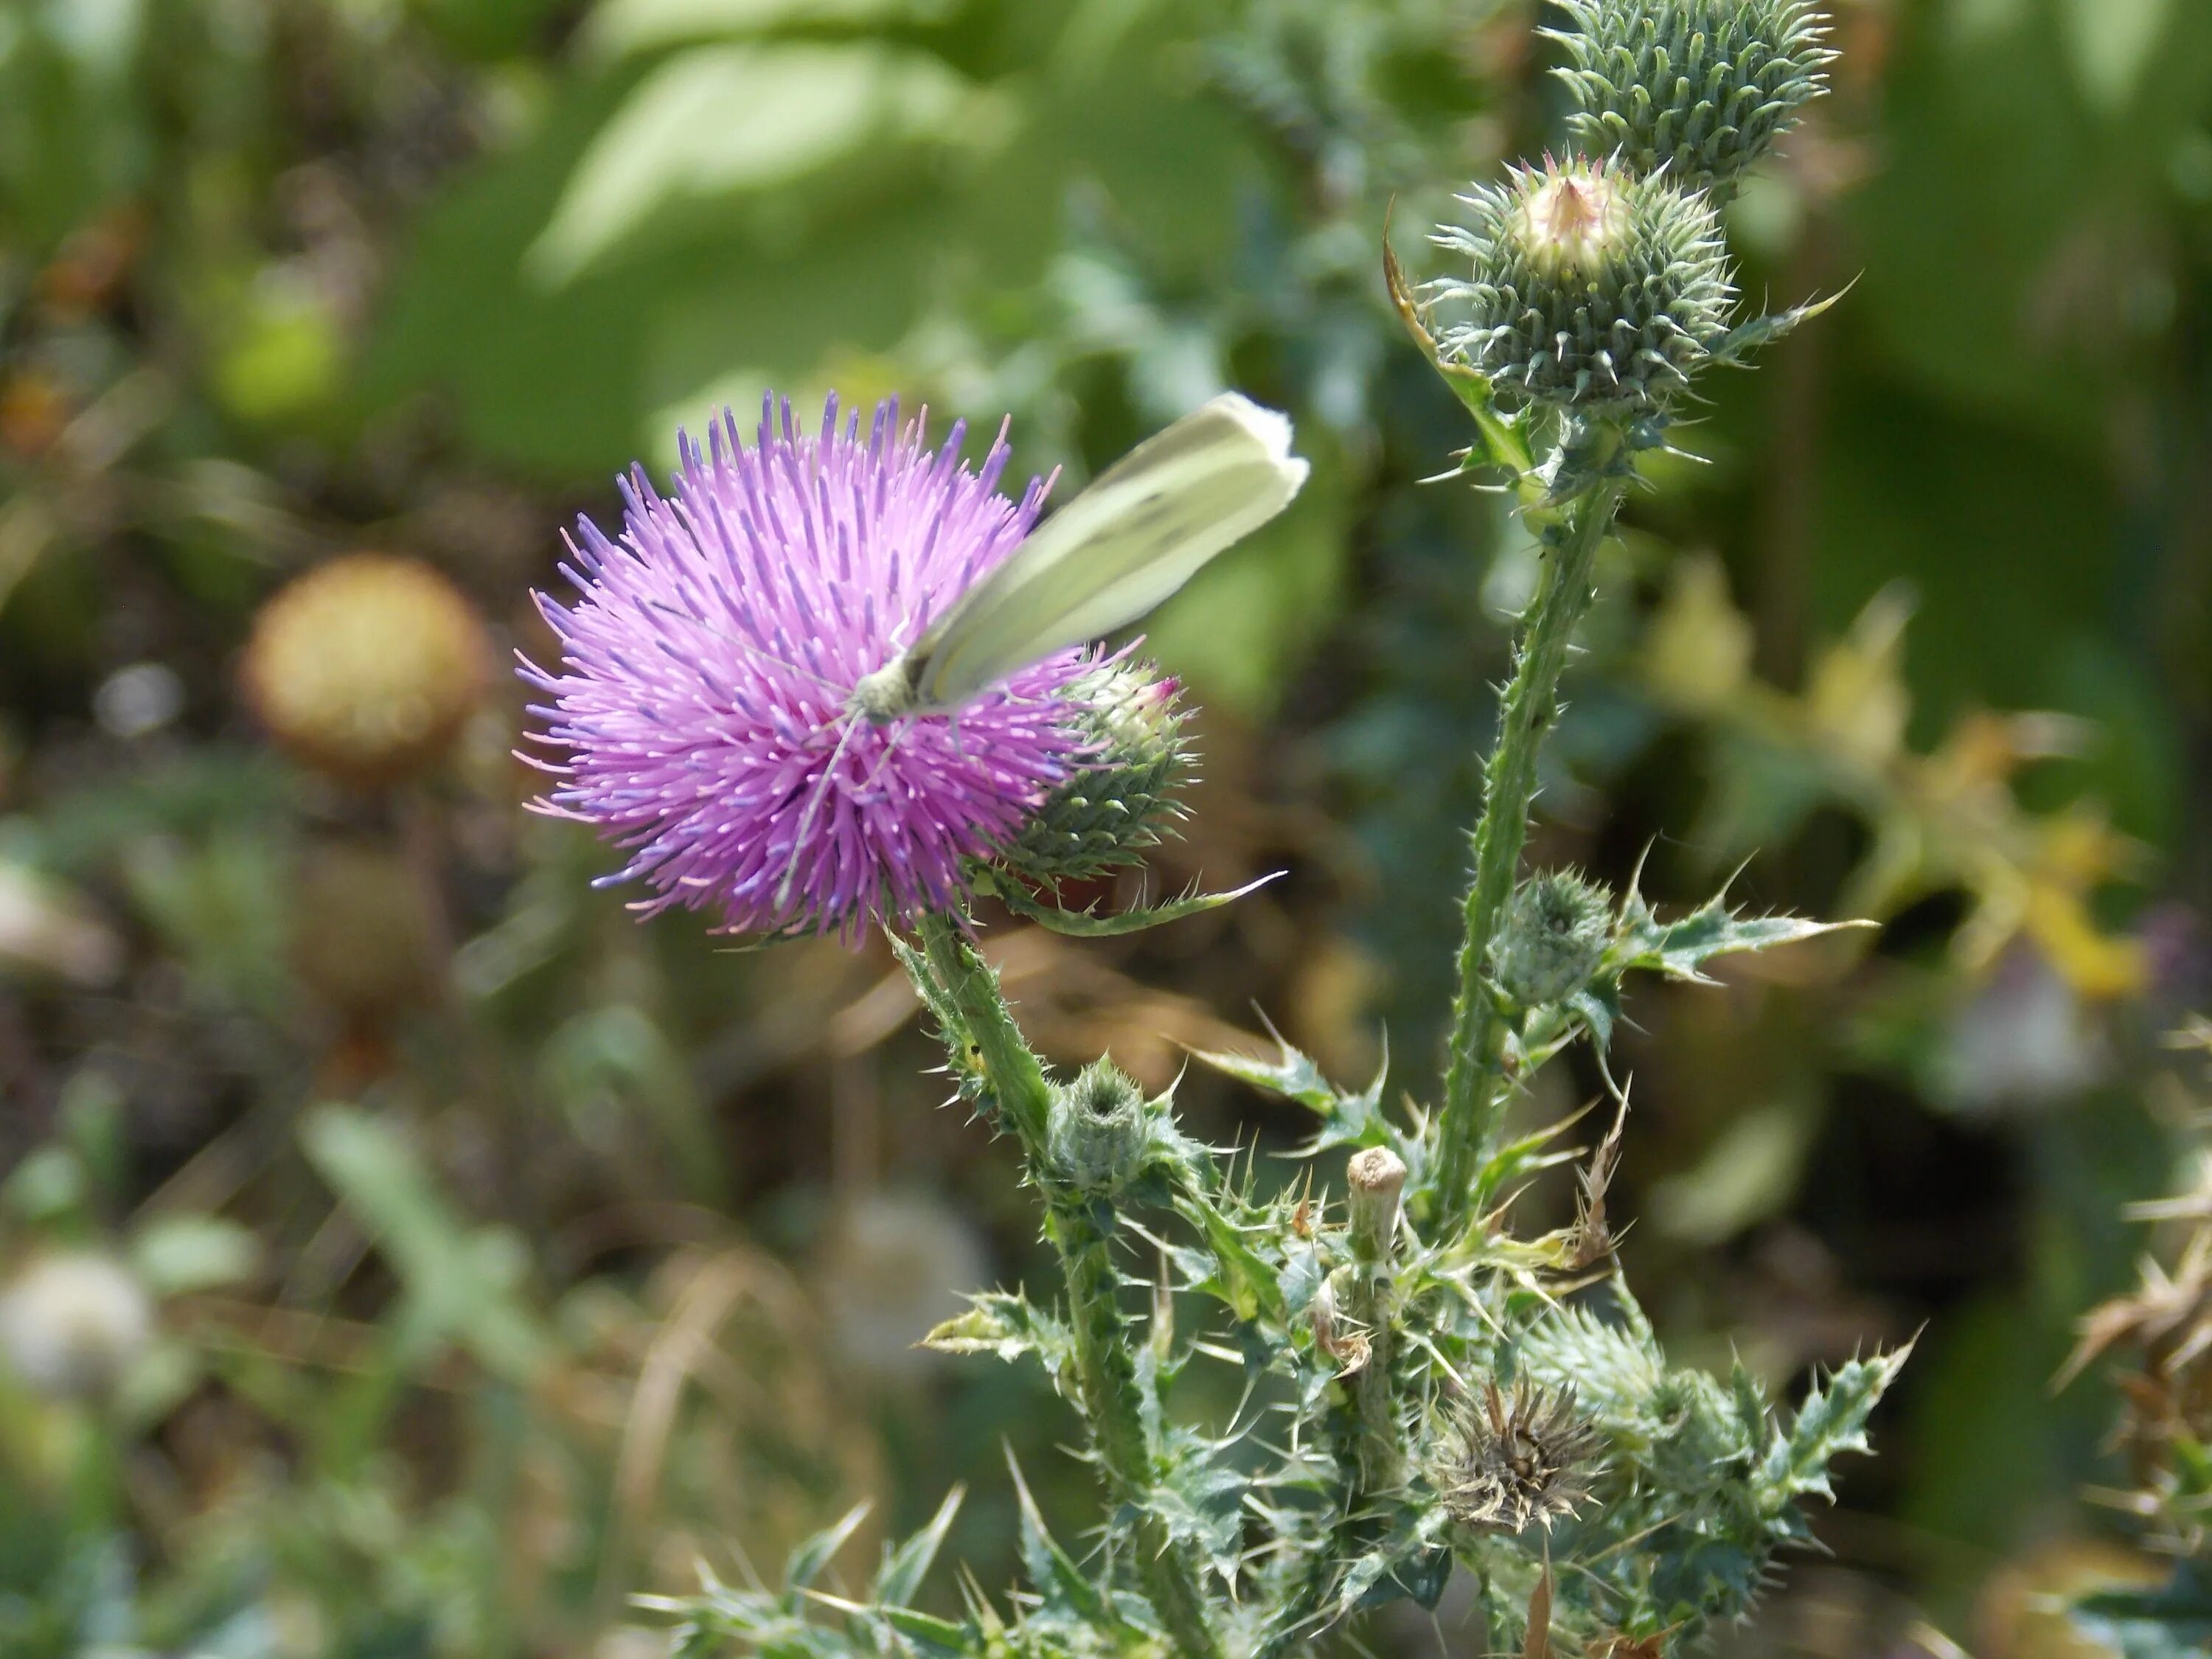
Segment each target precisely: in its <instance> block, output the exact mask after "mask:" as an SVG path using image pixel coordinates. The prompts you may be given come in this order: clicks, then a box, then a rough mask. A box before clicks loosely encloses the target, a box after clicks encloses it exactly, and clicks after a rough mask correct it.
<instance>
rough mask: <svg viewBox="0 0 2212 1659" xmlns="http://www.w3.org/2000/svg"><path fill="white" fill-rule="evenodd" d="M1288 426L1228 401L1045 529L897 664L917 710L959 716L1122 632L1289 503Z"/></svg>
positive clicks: (1293, 464)
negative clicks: (1038, 668)
mask: <svg viewBox="0 0 2212 1659" xmlns="http://www.w3.org/2000/svg"><path fill="white" fill-rule="evenodd" d="M1290 452H1291V423H1290V422H1289V420H1288V419H1286V418H1285V416H1281V415H1279V414H1278V413H1276V412H1275V411H1274V410H1271V409H1262V408H1261V407H1260V405H1259V404H1255V403H1253V402H1252V401H1251V400H1250V399H1249V398H1242V397H1239V396H1237V394H1236V393H1235V392H1229V393H1225V395H1223V396H1221V397H1218V398H1214V399H1213V400H1212V402H1211V403H1208V404H1206V405H1204V406H1203V407H1202V408H1200V409H1198V410H1194V411H1193V412H1192V413H1190V414H1188V415H1186V416H1183V418H1182V419H1181V420H1179V421H1177V422H1175V423H1174V424H1173V425H1172V426H1170V427H1168V428H1166V429H1165V430H1164V431H1162V432H1160V433H1158V434H1157V435H1154V436H1152V437H1151V438H1148V439H1146V441H1144V442H1143V443H1141V444H1139V445H1138V446H1137V447H1136V448H1134V449H1133V450H1131V451H1130V452H1129V453H1128V454H1127V455H1125V456H1123V457H1122V458H1121V459H1120V460H1119V461H1116V462H1115V464H1114V465H1112V466H1110V467H1109V468H1107V470H1106V471H1103V472H1102V473H1100V474H1099V475H1098V477H1097V478H1095V479H1093V480H1092V481H1091V487H1090V488H1089V489H1085V490H1084V491H1083V493H1082V494H1081V495H1078V496H1077V497H1076V498H1075V499H1074V500H1073V501H1071V502H1069V503H1068V504H1067V506H1066V507H1062V508H1061V509H1060V511H1059V512H1057V513H1054V514H1053V515H1052V517H1050V518H1049V519H1048V520H1045V522H1044V523H1043V524H1042V526H1039V527H1038V528H1037V529H1036V531H1035V532H1033V533H1032V534H1031V535H1030V537H1029V538H1027V539H1026V540H1024V542H1023V543H1022V544H1021V545H1020V546H1019V547H1018V548H1017V549H1015V550H1014V551H1013V553H1012V554H1011V555H1010V556H1008V557H1007V558H1006V561H1005V562H1003V563H1001V564H1000V566H999V567H998V568H996V569H994V570H993V571H992V572H991V574H989V575H987V576H986V577H984V578H983V580H981V581H980V582H978V583H976V584H975V586H974V587H972V588H970V589H969V591H968V592H965V593H963V595H961V597H960V598H959V599H958V600H957V601H956V602H955V603H954V604H953V605H952V607H951V609H950V610H949V611H946V612H945V615H944V616H943V617H941V618H940V619H939V621H938V623H936V624H935V625H934V626H933V627H932V628H931V629H929V630H928V631H927V633H925V634H924V635H922V637H921V639H920V640H918V641H915V644H914V645H913V647H910V648H909V649H908V652H907V653H906V660H907V663H908V666H909V670H910V673H911V679H910V682H909V683H910V684H911V685H912V686H913V688H914V705H915V708H916V709H917V710H918V711H921V712H941V711H945V710H950V709H954V708H960V707H961V706H962V705H963V704H965V703H966V702H969V701H970V700H971V699H972V698H974V697H975V696H976V695H977V694H978V693H980V692H981V691H982V690H985V689H986V688H987V687H989V686H991V685H994V684H996V683H997V682H999V681H1000V680H1002V679H1004V678H1006V676H1007V675H1009V674H1012V673H1013V672H1015V671H1017V670H1018V669H1021V668H1024V667H1026V666H1028V665H1030V663H1033V662H1035V661H1036V660H1037V659H1039V658H1042V657H1048V656H1050V655H1051V654H1052V653H1054V652H1055V651H1064V650H1066V648H1067V647H1070V646H1073V645H1080V644H1082V643H1084V642H1085V641H1087V640H1095V639H1097V637H1098V636H1099V635H1102V634H1110V633H1112V632H1113V631H1114V630H1115V629H1117V628H1123V627H1126V626H1127V625H1128V624H1129V623H1133V622H1134V621H1136V620H1137V618H1138V617H1141V616H1143V615H1144V614H1145V613H1146V611H1150V610H1152V607H1153V606H1155V605H1158V604H1159V603H1160V602H1161V601H1162V600H1163V599H1166V598H1167V597H1168V596H1169V595H1170V594H1171V593H1173V592H1175V591H1176V589H1177V588H1179V587H1181V586H1182V585H1183V584H1184V583H1185V582H1187V581H1188V580H1190V579H1191V578H1192V577H1193V576H1194V575H1195V574H1198V572H1199V570H1200V568H1201V567H1202V566H1204V565H1205V564H1206V562H1207V561H1208V560H1209V559H1212V557H1213V556H1215V555H1216V554H1218V553H1220V552H1222V551H1223V550H1225V549H1227V548H1228V547H1230V546H1231V545H1233V544H1235V543H1237V542H1238V541H1240V540H1242V539H1243V538H1244V537H1246V536H1248V535H1249V534H1250V533H1251V532H1253V531H1255V530H1257V529H1258V528H1259V527H1260V526H1261V525H1263V524H1265V523H1267V520H1270V519H1272V518H1273V517H1274V516H1275V515H1276V514H1277V513H1279V512H1281V511H1282V510H1283V509H1284V508H1285V507H1288V506H1289V505H1290V503H1291V498H1292V497H1293V496H1295V495H1297V493H1298V489H1299V487H1300V486H1301V485H1302V484H1304V483H1305V480H1306V464H1305V462H1304V461H1303V460H1301V459H1298V458H1297V456H1295V455H1293V454H1291V453H1290Z"/></svg>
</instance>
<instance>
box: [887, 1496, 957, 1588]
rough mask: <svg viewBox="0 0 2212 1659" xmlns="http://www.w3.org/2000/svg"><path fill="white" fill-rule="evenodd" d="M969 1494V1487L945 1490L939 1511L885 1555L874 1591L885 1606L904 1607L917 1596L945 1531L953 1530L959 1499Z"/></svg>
mask: <svg viewBox="0 0 2212 1659" xmlns="http://www.w3.org/2000/svg"><path fill="white" fill-rule="evenodd" d="M966 1495H967V1488H966V1487H964V1486H955V1487H953V1489H952V1490H951V1492H947V1493H945V1501H944V1502H943V1503H942V1504H939V1505H938V1506H937V1513H936V1515H935V1516H933V1517H932V1518H931V1520H930V1522H929V1524H928V1525H927V1526H926V1527H924V1528H922V1529H921V1531H920V1532H917V1533H916V1534H915V1535H914V1536H913V1537H911V1538H909V1539H908V1540H907V1541H906V1542H904V1543H903V1544H901V1545H900V1546H899V1547H897V1548H896V1549H895V1550H893V1551H892V1552H890V1554H889V1556H887V1557H886V1558H885V1559H884V1565H883V1570H882V1571H879V1572H878V1573H877V1574H876V1582H875V1586H874V1589H873V1592H872V1594H873V1595H874V1597H875V1600H876V1601H878V1603H880V1604H881V1605H882V1606H883V1607H886V1608H890V1607H904V1606H905V1605H906V1604H907V1603H908V1602H909V1601H913V1600H914V1598H915V1594H916V1592H918V1591H919V1590H920V1589H921V1581H922V1580H923V1579H924V1578H925V1577H927V1576H928V1574H929V1569H930V1566H931V1565H932V1564H933V1563H934V1562H935V1561H936V1559H937V1552H938V1551H939V1549H940V1548H941V1547H943V1546H944V1543H945V1534H946V1533H948V1532H950V1531H951V1530H952V1522H953V1517H954V1516H957V1515H958V1514H959V1513H960V1500H961V1499H962V1498H963V1497H965V1496H966Z"/></svg>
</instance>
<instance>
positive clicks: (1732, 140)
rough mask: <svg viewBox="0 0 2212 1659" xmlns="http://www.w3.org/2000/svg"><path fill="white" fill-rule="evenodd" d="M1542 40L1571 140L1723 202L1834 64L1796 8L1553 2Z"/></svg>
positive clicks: (1821, 36)
mask: <svg viewBox="0 0 2212 1659" xmlns="http://www.w3.org/2000/svg"><path fill="white" fill-rule="evenodd" d="M1559 9H1561V10H1562V11H1564V12H1565V13H1566V14H1567V16H1568V19H1569V27H1566V28H1563V29H1553V30H1549V31H1547V33H1550V34H1551V36H1552V38H1553V40H1557V41H1559V43H1560V44H1561V45H1562V46H1565V48H1566V50H1567V55H1568V56H1569V58H1571V59H1572V60H1573V61H1572V62H1571V64H1568V65H1567V66H1566V67H1565V68H1563V69H1561V70H1559V76H1560V78H1561V79H1562V80H1564V81H1565V82H1566V83H1567V85H1568V87H1569V88H1570V89H1571V91H1572V92H1573V94H1574V98H1575V101H1576V103H1577V105H1578V106H1580V107H1579V108H1578V109H1577V111H1576V112H1575V114H1574V116H1573V117H1572V118H1571V130H1572V131H1573V133H1574V136H1575V140H1576V142H1577V143H1579V144H1581V145H1582V146H1583V148H1584V149H1588V150H1589V152H1590V153H1591V154H1593V155H1617V156H1618V157H1619V158H1620V161H1622V162H1623V163H1624V164H1625V165H1626V166H1627V167H1630V168H1631V169H1632V170H1633V171H1635V172H1636V173H1639V174H1641V175H1644V176H1646V177H1649V176H1650V175H1652V174H1654V173H1658V172H1659V171H1660V169H1661V168H1662V167H1664V168H1665V169H1667V171H1668V176H1669V177H1671V178H1673V179H1675V180H1676V181H1677V182H1678V183H1680V184H1683V185H1693V186H1694V185H1712V186H1713V187H1714V188H1715V191H1716V193H1717V194H1718V195H1720V196H1722V197H1726V195H1727V194H1728V193H1729V191H1732V190H1733V189H1734V188H1735V180H1736V179H1737V177H1738V176H1739V175H1740V174H1741V173H1742V172H1743V171H1744V169H1745V168H1747V167H1750V166H1752V165H1753V163H1754V162H1756V161H1758V160H1759V158H1760V157H1761V156H1762V155H1765V154H1766V152H1767V151H1768V150H1769V149H1771V148H1772V147H1773V143H1774V140H1775V138H1776V137H1777V136H1778V134H1780V133H1782V132H1783V131H1786V130H1787V129H1788V128H1789V127H1790V125H1791V124H1792V123H1793V122H1794V121H1795V120H1796V118H1797V115H1798V112H1799V111H1801V110H1802V109H1803V107H1804V106H1806V105H1807V104H1808V103H1810V102H1811V101H1812V100H1814V99H1815V98H1817V97H1819V96H1820V94H1821V93H1822V92H1823V91H1825V90H1826V85H1827V81H1826V69H1827V67H1828V65H1829V64H1832V63H1833V62H1834V61H1835V58H1836V54H1835V52H1832V51H1831V50H1830V49H1829V47H1828V45H1827V27H1826V20H1825V19H1824V18H1823V17H1822V16H1821V15H1820V12H1819V11H1817V10H1816V9H1814V7H1813V6H1812V5H1811V4H1810V3H1808V0H1559Z"/></svg>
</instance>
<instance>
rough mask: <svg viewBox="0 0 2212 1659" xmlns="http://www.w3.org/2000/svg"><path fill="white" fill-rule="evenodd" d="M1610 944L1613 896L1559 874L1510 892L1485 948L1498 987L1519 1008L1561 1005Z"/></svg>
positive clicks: (1581, 984)
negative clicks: (1548, 1003) (1488, 949)
mask: <svg viewBox="0 0 2212 1659" xmlns="http://www.w3.org/2000/svg"><path fill="white" fill-rule="evenodd" d="M1612 939H1613V897H1612V895H1611V894H1609V893H1607V891H1606V890H1605V889H1604V888H1602V887H1601V886H1599V885H1597V884H1595V883H1594V882H1587V881H1584V880H1583V879H1582V878H1580V877H1579V876H1574V875H1570V874H1568V873H1566V872H1564V871H1556V870H1555V871H1547V872H1546V873H1544V874H1542V875H1541V876H1532V877H1530V878H1528V880H1527V881H1524V882H1522V884H1521V885H1520V886H1519V887H1517V888H1516V889H1515V890H1514V893H1513V897H1512V898H1511V900H1510V902H1508V903H1507V904H1506V907H1505V915H1504V916H1503V917H1502V918H1501V919H1500V925H1499V927H1498V935H1497V938H1496V939H1494V940H1493V941H1492V944H1491V947H1490V949H1491V963H1492V967H1493V968H1494V969H1495V970H1496V973H1497V975H1498V988H1499V989H1500V990H1502V991H1504V993H1505V994H1506V995H1507V996H1509V997H1510V998H1512V999H1513V1000H1514V1001H1516V1002H1517V1003H1520V1004H1521V1005H1522V1006H1524V1007H1529V1008H1534V1007H1537V1006H1541V1005H1542V1004H1545V1003H1547V1002H1564V1001H1565V1000H1566V999H1567V998H1569V997H1571V996H1572V995H1573V994H1575V993H1576V992H1577V991H1579V990H1581V989H1582V988H1583V987H1584V986H1585V985H1587V984H1589V980H1590V975H1593V974H1595V972H1596V971H1597V969H1598V964H1599V963H1601V961H1603V960H1604V957H1605V948H1606V946H1607V945H1608V944H1609V943H1610V942H1611V941H1612Z"/></svg>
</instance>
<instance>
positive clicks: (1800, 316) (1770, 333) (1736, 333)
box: [1713, 287, 1850, 368]
mask: <svg viewBox="0 0 2212 1659" xmlns="http://www.w3.org/2000/svg"><path fill="white" fill-rule="evenodd" d="M1848 293H1850V289H1849V288H1848V287H1845V288H1844V289H1840V290H1839V291H1838V292H1836V293H1834V294H1831V295H1828V297H1827V298H1826V299H1825V300H1808V301H1806V302H1805V303H1804V304H1803V305H1802V306H1792V307H1790V309H1789V310H1787V311H1778V312H1775V313H1771V314H1770V315H1768V316H1765V317H1754V318H1753V319H1751V321H1749V322H1747V323H1738V324H1737V325H1735V327H1734V328H1732V329H1730V330H1729V331H1728V333H1727V335H1726V336H1725V337H1723V339H1722V341H1721V343H1719V344H1718V345H1717V346H1715V347H1714V348H1713V361H1714V362H1718V363H1726V364H1728V365H1729V366H1730V367H1731V368H1742V367H1744V361H1743V360H1744V358H1745V357H1746V356H1748V355H1749V354H1750V353H1752V352H1753V351H1756V350H1757V349H1759V347H1761V346H1764V345H1771V344H1772V343H1774V342H1775V341H1777V340H1778V339H1780V338H1781V337H1783V336H1784V335H1785V334H1788V333H1790V332H1792V331H1794V330H1796V327H1797V325H1799V324H1801V323H1809V322H1811V321H1812V320H1813V319H1814V318H1815V317H1817V316H1819V315H1820V313H1822V312H1824V311H1826V309H1827V308H1828V307H1830V306H1832V305H1833V304H1835V303H1836V301H1838V300H1840V299H1842V298H1843V297H1844V295H1845V294H1848Z"/></svg>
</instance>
